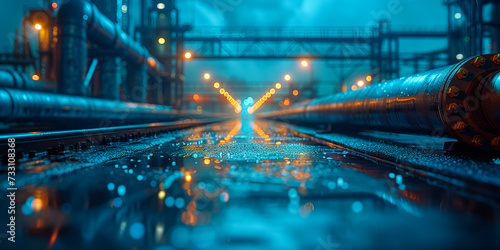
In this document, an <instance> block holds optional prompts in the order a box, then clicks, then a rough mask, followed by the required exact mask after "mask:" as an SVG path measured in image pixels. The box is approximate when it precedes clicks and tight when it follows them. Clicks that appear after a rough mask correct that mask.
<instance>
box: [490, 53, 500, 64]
mask: <svg viewBox="0 0 500 250" xmlns="http://www.w3.org/2000/svg"><path fill="white" fill-rule="evenodd" d="M491 60H492V61H493V62H494V63H495V64H496V65H500V54H496V55H493V58H491Z"/></svg>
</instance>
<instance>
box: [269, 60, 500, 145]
mask: <svg viewBox="0 0 500 250" xmlns="http://www.w3.org/2000/svg"><path fill="white" fill-rule="evenodd" d="M260 117H267V118H273V119H281V120H285V121H289V122H295V123H308V124H338V125H339V124H344V125H348V126H360V127H363V128H378V129H384V130H389V131H390V130H396V129H403V130H405V131H407V132H417V131H418V132H423V131H425V132H426V133H430V134H432V135H435V136H439V135H449V136H451V137H454V138H456V139H458V140H459V141H461V142H465V143H467V144H469V145H472V146H475V147H483V148H487V149H496V150H498V149H499V148H500V54H495V55H483V56H478V57H473V58H469V59H467V60H464V61H462V62H460V63H457V64H454V65H450V66H447V67H443V68H439V69H435V70H431V71H428V72H424V73H419V74H415V75H411V76H407V77H402V78H400V79H396V80H391V81H388V82H385V83H380V84H373V85H370V86H367V87H365V88H361V89H359V90H357V91H349V92H344V93H339V94H335V95H331V96H327V97H323V98H317V99H313V100H311V101H308V102H305V103H301V104H297V105H294V106H292V107H291V108H289V109H285V110H281V111H275V112H270V113H267V114H261V115H260Z"/></svg>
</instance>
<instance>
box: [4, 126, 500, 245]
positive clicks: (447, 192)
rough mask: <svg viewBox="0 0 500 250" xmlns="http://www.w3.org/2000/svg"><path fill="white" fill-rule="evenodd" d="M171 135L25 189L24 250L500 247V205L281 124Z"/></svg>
mask: <svg viewBox="0 0 500 250" xmlns="http://www.w3.org/2000/svg"><path fill="white" fill-rule="evenodd" d="M169 136H172V137H173V138H175V139H174V140H172V141H170V142H168V143H163V144H162V145H160V146H158V147H155V148H153V149H150V150H148V151H146V152H144V153H142V154H140V155H134V156H130V157H126V158H122V159H120V160H117V161H111V162H107V163H105V164H101V165H98V166H95V167H91V168H85V169H82V170H79V171H75V172H71V173H68V174H65V175H57V177H53V178H46V179H44V180H43V182H42V183H41V184H40V185H36V186H34V185H27V186H25V187H23V188H21V189H20V190H18V197H17V201H18V204H19V205H18V206H19V209H18V211H17V213H18V221H17V223H18V225H17V226H18V229H17V235H16V236H17V242H16V245H15V246H16V247H17V248H19V249H21V248H23V249H28V248H35V246H47V248H52V249H79V248H93V249H159V250H160V249H175V248H189V249H192V248H195V249H207V248H209V249H217V248H230V249H246V248H262V249H269V248H274V249H303V248H308V249H345V248H347V249H352V248H363V249H365V248H376V249H380V248H400V247H401V246H403V245H406V246H412V247H414V248H424V247H429V246H431V247H432V248H479V247H490V248H491V247H499V245H500V242H499V241H498V240H497V237H496V236H498V235H500V228H499V225H500V223H499V218H498V213H499V206H498V204H497V203H494V202H492V201H491V200H488V201H482V200H480V199H478V198H477V197H473V196H472V197H470V196H467V197H464V196H462V195H461V192H460V190H456V189H452V188H446V189H445V188H441V187H438V186H436V185H433V184H432V183H431V184H430V183H428V182H429V181H425V180H422V178H416V177H412V176H410V175H407V174H406V173H404V172H400V171H398V170H396V169H392V168H389V167H387V166H384V165H381V164H379V163H377V162H374V161H371V160H368V159H365V158H362V157H360V156H357V155H353V154H351V153H349V152H347V151H345V150H344V149H341V148H332V147H327V146H324V145H319V144H317V143H316V142H314V141H313V140H311V139H309V138H304V137H298V136H294V135H293V134H292V133H291V131H289V130H288V129H287V128H285V127H281V126H279V125H276V124H272V123H267V122H259V121H255V122H254V121H246V120H244V121H231V122H226V123H222V124H213V125H209V126H206V127H198V128H194V129H189V130H185V131H181V132H176V133H174V134H170V135H169ZM6 202H7V201H6V200H5V199H3V200H2V202H1V203H2V204H4V205H6V204H7V203H6ZM21 214H22V215H21ZM1 216H5V215H4V214H2V215H1ZM2 218H3V217H2ZM5 241H6V239H4V238H3V239H1V242H0V245H1V244H3V243H5ZM43 248H45V247H37V249H43Z"/></svg>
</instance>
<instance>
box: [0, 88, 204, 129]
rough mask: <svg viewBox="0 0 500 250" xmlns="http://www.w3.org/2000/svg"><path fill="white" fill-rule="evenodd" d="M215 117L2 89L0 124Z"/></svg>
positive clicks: (163, 107) (141, 120)
mask: <svg viewBox="0 0 500 250" xmlns="http://www.w3.org/2000/svg"><path fill="white" fill-rule="evenodd" d="M209 117H213V115H202V114H195V113H185V112H178V111H174V110H172V108H170V107H167V106H160V105H153V104H143V103H130V102H120V101H110V100H103V99H97V98H89V97H81V96H70V95H62V94H53V93H42V92H35V91H26V90H19V89H9V88H0V121H1V122H25V121H28V122H33V121H52V122H53V121H54V120H56V121H57V123H66V122H84V121H103V120H105V121H125V124H129V123H134V121H135V122H141V123H145V122H162V121H171V120H178V119H181V118H183V119H188V118H192V119H200V118H209Z"/></svg>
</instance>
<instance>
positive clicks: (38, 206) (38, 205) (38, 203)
mask: <svg viewBox="0 0 500 250" xmlns="http://www.w3.org/2000/svg"><path fill="white" fill-rule="evenodd" d="M31 208H32V209H33V210H34V211H40V210H42V208H43V201H42V199H40V198H35V199H34V200H33V201H32V202H31Z"/></svg>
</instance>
